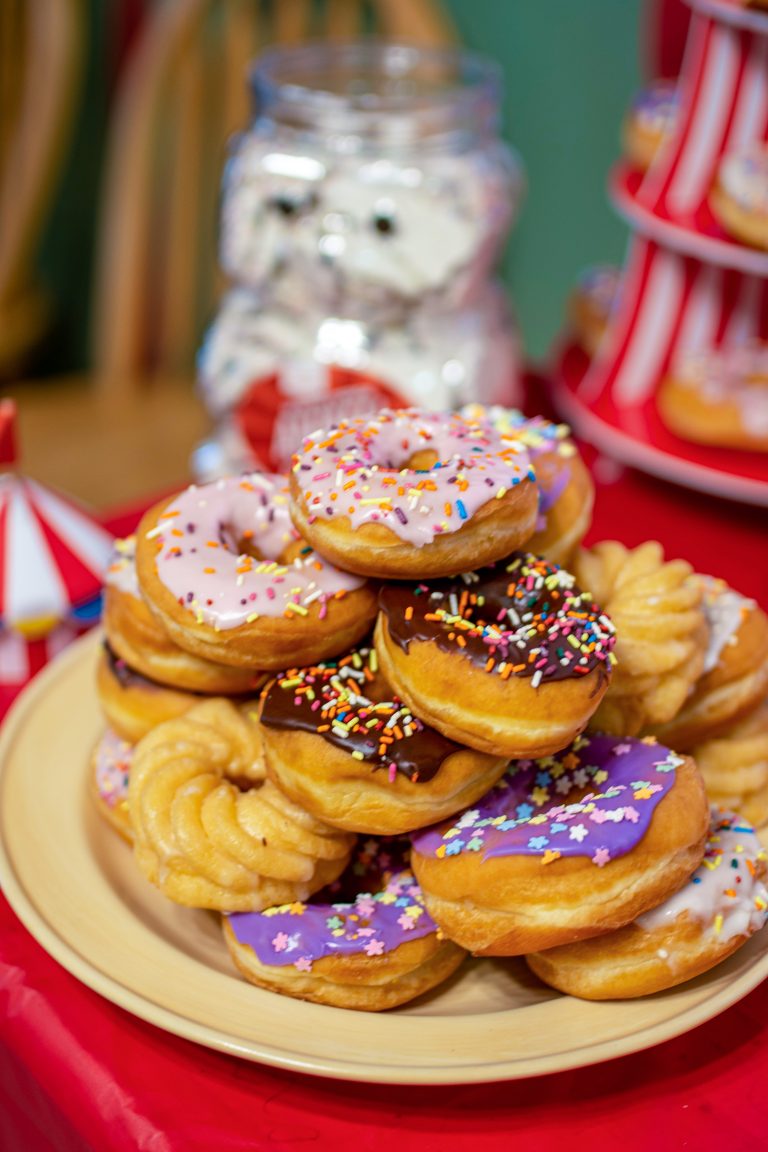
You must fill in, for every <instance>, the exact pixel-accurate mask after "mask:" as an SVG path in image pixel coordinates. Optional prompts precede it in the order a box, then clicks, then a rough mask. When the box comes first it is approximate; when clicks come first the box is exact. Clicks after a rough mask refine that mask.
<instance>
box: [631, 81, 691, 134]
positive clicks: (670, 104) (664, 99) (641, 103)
mask: <svg viewBox="0 0 768 1152" xmlns="http://www.w3.org/2000/svg"><path fill="white" fill-rule="evenodd" d="M679 109H680V95H679V92H678V90H677V86H676V85H675V84H672V83H670V82H669V81H663V80H661V81H656V83H654V84H649V85H648V87H647V88H643V89H641V91H640V92H638V93H637V95H636V96H635V97H634V99H633V101H632V112H633V113H634V115H635V116H636V117H637V119H638V121H639V123H640V125H641V126H642V127H643V128H644V129H645V131H647V132H659V133H666V132H671V131H672V129H673V128H674V126H675V120H676V119H677V115H678V112H679Z"/></svg>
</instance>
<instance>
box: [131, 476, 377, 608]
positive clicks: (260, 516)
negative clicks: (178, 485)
mask: <svg viewBox="0 0 768 1152" xmlns="http://www.w3.org/2000/svg"><path fill="white" fill-rule="evenodd" d="M148 536H151V537H152V538H156V539H157V540H159V542H160V549H159V551H158V554H157V561H156V563H157V574H158V577H159V579H160V580H161V581H162V582H163V584H165V586H166V588H168V590H169V591H170V592H172V593H173V595H174V596H175V597H176V599H177V600H178V602H179V603H180V604H182V605H184V606H186V607H188V608H189V610H190V611H191V612H193V613H195V615H196V616H197V618H198V620H199V621H200V622H201V623H205V624H208V625H211V626H213V627H214V628H216V629H222V630H224V629H229V628H237V627H239V626H240V625H242V624H246V623H251V622H252V621H253V620H256V619H258V617H259V616H271V617H275V616H286V617H290V616H293V615H298V616H305V615H306V613H307V610H308V608H309V606H310V605H311V604H314V603H316V602H318V603H319V604H320V616H321V618H322V616H323V614H324V608H325V604H326V603H327V601H328V600H329V599H331V598H333V597H338V596H340V595H344V594H346V593H347V592H350V591H353V590H354V589H355V588H360V587H361V586H362V584H363V583H364V581H363V580H362V579H361V578H360V577H357V576H352V575H350V574H349V573H346V572H340V571H339V570H338V569H337V568H334V567H332V566H331V565H330V564H328V563H327V561H325V560H323V559H322V558H321V557H320V556H318V554H317V553H316V552H313V551H311V550H310V549H306V550H305V551H303V552H302V553H301V554H300V555H299V556H297V557H296V559H295V560H293V562H286V563H282V562H281V558H282V555H283V552H284V549H285V548H286V547H287V546H288V545H290V544H291V543H293V542H295V541H296V540H297V539H298V535H297V533H296V530H295V529H294V528H293V525H292V524H291V520H290V517H289V515H288V490H287V484H286V480H285V477H283V476H274V475H268V474H262V473H256V472H252V473H248V474H246V475H243V476H236V477H228V478H226V479H222V480H215V481H213V482H212V483H211V484H205V485H202V486H199V487H198V486H196V485H192V486H191V487H190V488H187V489H186V490H185V491H184V492H182V493H180V495H179V496H178V497H176V499H175V500H173V502H172V503H171V504H170V505H169V506H168V508H167V509H166V511H165V512H164V513H163V516H162V519H161V521H160V523H159V524H158V526H157V527H156V528H154V529H152V530H151V531H150V532H149V533H148ZM246 542H247V543H248V544H250V545H252V547H253V548H254V549H255V550H256V551H257V552H258V557H256V556H253V555H249V554H248V552H247V551H245V550H244V544H245V543H246Z"/></svg>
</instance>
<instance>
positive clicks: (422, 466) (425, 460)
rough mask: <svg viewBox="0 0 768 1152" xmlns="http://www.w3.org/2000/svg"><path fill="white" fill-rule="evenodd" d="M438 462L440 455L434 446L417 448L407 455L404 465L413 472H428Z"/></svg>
mask: <svg viewBox="0 0 768 1152" xmlns="http://www.w3.org/2000/svg"><path fill="white" fill-rule="evenodd" d="M439 462H440V456H439V455H438V453H437V452H436V451H435V449H434V448H418V449H417V450H416V451H415V452H413V453H411V455H410V456H409V457H408V459H407V461H406V463H405V467H406V468H411V469H413V471H414V472H429V471H430V470H431V469H432V468H434V467H435V465H436V464H438V463H439Z"/></svg>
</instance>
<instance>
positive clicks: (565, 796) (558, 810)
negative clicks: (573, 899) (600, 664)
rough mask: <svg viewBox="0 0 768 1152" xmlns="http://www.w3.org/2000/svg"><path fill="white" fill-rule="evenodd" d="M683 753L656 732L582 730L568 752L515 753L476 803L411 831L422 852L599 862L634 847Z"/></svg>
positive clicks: (545, 862) (606, 860) (673, 777)
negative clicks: (519, 756)
mask: <svg viewBox="0 0 768 1152" xmlns="http://www.w3.org/2000/svg"><path fill="white" fill-rule="evenodd" d="M682 762H683V761H682V760H681V759H680V757H679V756H676V755H675V753H673V752H671V751H670V750H669V749H668V748H664V747H662V745H660V744H656V743H655V742H654V741H653V740H650V739H646V740H635V739H632V738H629V737H627V738H623V739H617V738H616V737H615V736H604V735H593V736H579V737H578V738H577V739H576V740H574V742H573V743H572V744H571V745H570V746H569V747H568V748H566V749H565V750H564V751H562V752H558V753H557V754H556V755H554V756H544V757H542V758H541V759H539V760H514V761H512V763H511V764H510V765H509V768H508V769H507V773H506V775H505V776H504V777H503V778H502V780H501V782H500V783H499V784H497V785H495V786H494V787H493V788H492V789H491V790H490V791H489V792H488V793H486V795H485V796H484V797H483V799H482V800H480V801H479V803H478V804H476V805H474V806H473V807H472V808H469V809H467V810H466V811H465V812H464V813H462V814H461V815H460V816H459V817H458V818H456V819H454V820H452V821H447V822H445V823H443V824H439V825H436V826H433V827H432V828H428V829H426V830H424V831H422V832H417V833H414V834H413V836H412V837H411V840H412V843H413V847H414V849H415V850H416V851H417V852H418V853H419V854H420V855H422V856H436V857H438V858H442V857H444V856H458V855H461V854H463V853H467V852H475V853H479V854H480V856H481V858H483V859H486V858H490V857H497V856H519V855H522V856H536V857H539V858H540V860H541V862H542V864H550V863H552V862H553V861H555V860H557V859H559V858H560V857H567V856H586V857H587V858H588V859H590V860H591V861H592V863H593V864H595V865H597V866H598V867H603V866H604V865H606V864H608V863H609V862H610V861H611V860H613V859H615V858H616V857H619V856H624V855H626V853H627V852H631V851H632V849H633V848H634V847H635V845H636V844H638V843H639V842H640V840H642V838H643V836H644V835H645V833H646V832H647V830H648V827H649V825H650V822H651V820H652V819H653V814H654V812H655V811H656V808H657V806H658V804H659V803H660V801H661V800H663V798H664V797H665V796H666V795H667V793H668V792H669V790H670V789H671V788H672V787H673V785H674V783H675V770H676V768H677V767H678V766H679V765H680V764H682Z"/></svg>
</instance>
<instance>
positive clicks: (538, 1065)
mask: <svg viewBox="0 0 768 1152" xmlns="http://www.w3.org/2000/svg"><path fill="white" fill-rule="evenodd" d="M99 641H100V636H99V631H98V629H94V630H93V631H92V632H91V633H88V634H86V635H85V636H84V637H81V638H79V639H78V640H76V641H74V642H73V643H72V644H71V645H70V646H69V647H68V648H67V649H66V650H65V651H64V652H63V653H61V654H60V655H59V656H58V657H56V659H54V660H53V661H52V662H51V663H50V664H49V665H47V666H46V668H44V669H43V671H42V672H41V673H40V674H39V675H38V676H36V677H35V679H34V680H33V681H32V682H31V683H30V685H29V686H28V687H27V688H25V689H24V690H23V691H22V693H21V694H20V696H19V697H18V698H17V700H16V701H15V702H14V703H13V704H12V706H11V708H10V709H9V711H8V713H7V715H6V717H5V718H4V720H3V722H2V724H1V725H0V787H2V786H3V784H4V782H5V773H6V770H7V762H8V759H9V755H10V752H11V750H12V749H13V746H14V744H15V743H16V741H17V740H18V738H19V737H20V736H21V735H22V733H23V729H24V725H25V723H28V722H29V721H30V719H31V718H32V717H33V716H34V714H35V710H36V708H37V707H38V706H39V702H40V700H41V698H44V697H45V696H46V694H47V693H48V692H50V691H51V690H52V688H53V687H54V686H55V685H56V683H57V682H58V681H59V680H62V679H63V678H64V677H65V675H66V672H67V670H68V669H69V668H70V666H71V665H73V664H76V663H77V662H78V661H84V660H86V659H89V658H90V657H91V649H96V647H97V644H98V642H99ZM104 832H105V834H108V835H111V836H114V835H116V834H115V833H114V832H112V831H111V830H109V829H108V828H106V825H105V827H104ZM0 886H2V890H3V892H4V894H5V897H6V899H7V900H8V903H9V905H10V907H11V909H12V911H13V912H14V913H15V915H16V916H17V917H18V919H19V920H20V921H21V923H22V924H23V925H24V926H25V928H26V929H27V930H28V931H29V932H30V934H31V935H32V936H33V937H34V938H35V939H36V940H37V942H38V943H39V944H40V945H41V946H42V947H43V949H44V950H45V951H46V952H47V953H48V954H49V955H50V956H51V957H52V958H53V959H54V960H55V961H56V962H57V963H58V964H60V966H61V967H63V968H64V969H65V970H66V971H68V972H69V973H70V974H71V975H72V976H74V977H75V978H76V979H77V980H78V981H79V982H80V983H82V984H83V985H85V986H86V987H87V988H89V989H90V990H91V991H94V992H96V993H97V994H98V995H100V996H101V997H102V998H104V999H105V1000H107V1001H108V1002H110V1003H112V1004H115V1005H117V1006H118V1007H120V1008H122V1009H124V1010H125V1011H127V1012H129V1013H130V1014H131V1015H133V1016H135V1017H137V1018H138V1019H140V1020H142V1021H143V1022H145V1023H147V1024H151V1025H153V1026H154V1027H158V1028H160V1029H161V1031H165V1032H168V1033H169V1034H171V1035H174V1036H177V1037H180V1038H182V1039H184V1040H188V1041H191V1042H192V1043H197V1044H201V1045H202V1046H204V1047H206V1048H210V1049H213V1050H216V1051H220V1052H223V1053H226V1054H228V1055H230V1056H236V1057H239V1058H242V1059H245V1060H248V1061H249V1062H253V1063H257V1064H264V1065H268V1066H271V1067H275V1068H281V1069H284V1070H286V1071H291V1072H298V1073H302V1074H306V1075H312V1076H319V1077H326V1078H329V1079H335V1080H341V1081H347V1082H357V1083H372V1084H392V1085H397V1084H411V1085H422V1086H425V1087H438V1086H444V1085H452V1084H481V1083H495V1082H499V1081H504V1080H516V1079H526V1078H532V1077H538V1076H542V1075H553V1074H556V1073H558V1072H566V1071H569V1070H572V1069H575V1068H582V1067H589V1066H592V1065H594V1064H599V1063H604V1062H605V1061H607V1060H611V1059H616V1058H619V1057H621V1056H627V1055H631V1054H634V1053H637V1052H641V1051H644V1050H646V1049H648V1048H651V1047H656V1046H657V1045H659V1044H662V1043H664V1042H666V1041H667V1040H671V1039H674V1038H676V1037H678V1036H681V1035H684V1034H685V1033H687V1032H689V1031H691V1030H692V1029H693V1028H695V1027H698V1026H699V1025H700V1024H703V1023H706V1022H707V1021H708V1020H711V1019H713V1018H714V1017H715V1016H718V1015H720V1014H721V1013H722V1012H724V1011H726V1010H727V1009H728V1008H730V1007H732V1006H733V1005H734V1004H736V1003H738V1001H740V1000H741V999H743V998H744V997H745V996H747V995H748V994H749V993H750V992H751V991H753V989H754V988H756V987H757V986H758V985H759V984H761V983H762V982H763V980H764V979H765V978H766V976H768V948H767V949H766V950H764V951H763V953H762V954H761V955H759V956H757V957H756V958H755V960H754V961H753V962H752V964H751V965H750V967H749V968H748V969H746V971H745V972H743V973H741V974H740V975H739V976H737V977H736V978H735V979H734V980H733V981H730V982H724V983H723V985H722V987H719V988H716V989H715V991H714V993H713V994H712V996H710V997H708V998H705V999H703V1000H702V999H696V1001H695V1003H693V1004H690V1005H687V1006H686V1005H684V1006H683V1007H682V1009H681V1010H680V1011H679V1012H677V1013H675V1014H674V1015H673V1016H671V1017H669V1018H668V1019H666V1020H663V1021H661V1022H658V1021H655V1022H652V1023H649V1024H648V1025H645V1026H643V1027H642V1028H641V1029H639V1030H638V1031H635V1032H633V1033H631V1034H629V1035H626V1034H622V1035H621V1036H618V1037H613V1038H608V1039H604V1040H601V1041H599V1042H596V1043H594V1044H592V1045H591V1046H590V1047H589V1048H588V1049H584V1048H583V1047H576V1046H570V1047H569V1046H564V1047H563V1049H562V1050H561V1051H559V1052H558V1053H557V1054H556V1056H555V1058H556V1063H555V1064H554V1065H553V1064H552V1060H553V1054H552V1053H549V1052H547V1053H544V1054H541V1055H538V1056H533V1057H532V1056H529V1055H526V1054H524V1053H522V1054H521V1053H518V1054H517V1055H509V1054H503V1053H502V1054H501V1055H499V1056H496V1057H495V1058H494V1059H493V1060H491V1061H485V1062H479V1061H477V1060H472V1061H469V1062H465V1063H461V1062H456V1063H453V1064H450V1065H442V1064H441V1065H431V1066H429V1067H424V1065H423V1064H420V1063H419V1064H416V1065H405V1066H404V1065H403V1064H402V1062H398V1064H397V1066H396V1067H395V1066H393V1065H389V1064H385V1065H383V1064H380V1063H379V1064H377V1063H376V1062H375V1061H371V1060H368V1061H367V1062H366V1061H365V1060H362V1061H361V1062H360V1063H358V1062H354V1063H352V1061H351V1059H350V1058H349V1057H346V1058H340V1059H338V1058H334V1057H333V1056H329V1055H327V1054H326V1055H323V1056H322V1057H319V1056H315V1055H311V1054H307V1053H301V1052H298V1051H296V1050H294V1049H288V1050H284V1049H281V1048H279V1047H277V1046H275V1045H274V1044H270V1043H266V1042H247V1041H243V1040H240V1039H239V1038H237V1037H236V1036H233V1035H232V1034H230V1033H228V1032H226V1031H223V1030H217V1029H215V1028H212V1027H210V1026H209V1025H207V1024H204V1023H201V1022H200V1021H196V1020H194V1019H193V1018H192V1017H190V1016H188V1015H184V1014H183V1013H181V1012H178V1011H175V1010H172V1009H168V1008H165V1007H163V1006H162V1005H161V1004H157V1003H156V1001H154V1000H150V999H148V998H147V997H146V996H143V995H141V994H139V993H137V992H135V991H134V990H133V989H131V988H129V987H127V986H126V985H125V984H123V983H122V982H121V981H120V980H118V979H115V978H113V977H111V976H109V975H108V974H106V973H104V972H103V971H102V970H101V969H99V968H98V967H97V965H96V964H95V963H94V962H93V960H92V959H89V958H88V957H87V956H85V955H83V954H81V953H80V952H79V951H78V949H77V948H76V947H75V946H74V945H73V944H72V943H71V942H70V941H68V940H66V939H64V938H63V937H62V935H61V934H60V933H59V932H58V931H57V930H56V929H55V927H53V926H52V925H51V924H49V922H48V920H47V919H46V917H45V916H44V915H43V913H42V912H41V911H40V910H39V909H38V908H37V907H36V905H35V902H34V899H33V897H32V895H31V894H30V893H29V892H28V891H27V888H26V886H25V884H24V881H23V879H22V878H21V877H20V876H18V875H17V872H16V868H15V866H14V863H13V860H12V859H11V855H10V853H9V850H8V847H7V845H6V843H5V834H4V827H3V826H2V825H0ZM721 967H722V966H721ZM712 971H713V972H714V971H717V969H713V970H712ZM685 987H686V986H685V985H681V986H678V988H677V989H675V988H673V989H670V990H669V993H667V994H662V995H677V996H682V998H683V999H684V998H685ZM680 988H682V989H683V991H682V992H680ZM255 991H256V990H255ZM258 991H262V990H258ZM263 994H264V995H269V996H272V995H277V994H276V993H266V992H264V993H263ZM280 999H289V998H283V997H280ZM570 999H571V998H570V997H562V1000H563V1001H564V1002H565V1001H568V1000H570ZM557 1002H558V1001H552V1002H549V1003H557ZM293 1003H294V1004H295V1005H299V1006H300V1007H301V1005H302V1002H301V1001H293ZM622 1003H623V1002H621V1001H618V1002H616V1010H617V1012H621V1008H622ZM306 1007H309V1008H311V1009H317V1008H321V1007H322V1006H318V1005H307V1006H306ZM529 1007H530V1008H536V1007H539V1006H538V1005H531V1006H529ZM322 1010H323V1011H328V1012H346V1011H347V1010H344V1009H333V1008H322ZM519 1011H526V1008H522V1009H519V1008H517V1009H516V1008H513V1009H504V1010H500V1011H498V1012H496V1013H483V1014H479V1015H478V1018H480V1019H482V1020H486V1021H487V1020H489V1019H490V1018H492V1017H493V1016H495V1017H496V1018H497V1019H498V1018H500V1017H503V1016H505V1015H509V1016H510V1017H512V1016H514V1014H515V1013H516V1012H519ZM357 1015H360V1016H361V1021H362V1022H363V1023H364V1024H371V1021H372V1018H373V1019H375V1018H376V1016H377V1015H378V1014H376V1013H361V1014H360V1013H358V1014H357ZM383 1015H384V1017H385V1018H386V1017H388V1018H389V1019H390V1020H391V1019H393V1018H394V1019H396V1017H393V1016H392V1015H391V1014H388V1013H385V1014H383ZM471 1018H472V1014H468V1015H466V1016H460V1017H455V1018H453V1019H457V1020H461V1019H464V1020H469V1019H471ZM403 1019H404V1020H408V1021H409V1022H410V1023H409V1027H411V1028H413V1027H416V1026H418V1023H419V1022H420V1021H422V1020H426V1019H429V1018H427V1017H419V1016H408V1017H403ZM431 1019H434V1018H431ZM366 1051H370V1049H368V1048H366ZM542 1065H546V1066H545V1067H542Z"/></svg>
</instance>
